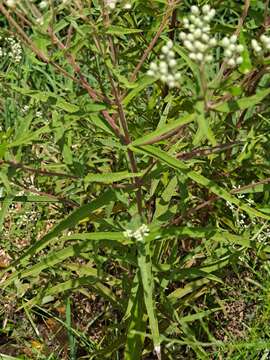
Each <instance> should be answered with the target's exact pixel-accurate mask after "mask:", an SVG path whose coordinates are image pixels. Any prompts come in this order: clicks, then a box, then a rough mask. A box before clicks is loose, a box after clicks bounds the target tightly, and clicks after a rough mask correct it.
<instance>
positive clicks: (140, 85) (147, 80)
mask: <svg viewBox="0 0 270 360" xmlns="http://www.w3.org/2000/svg"><path fill="white" fill-rule="evenodd" d="M155 81H156V79H155V78H153V77H150V76H144V77H143V78H141V79H140V80H138V81H137V87H136V88H135V89H132V90H131V91H130V92H129V93H128V94H127V96H126V97H125V98H124V100H123V102H122V103H123V105H125V106H127V105H128V104H129V103H130V102H131V100H132V99H133V98H134V97H136V96H137V95H139V94H140V93H141V92H142V91H143V90H144V89H145V88H146V87H147V86H149V85H151V84H153V83H154V82H155Z"/></svg>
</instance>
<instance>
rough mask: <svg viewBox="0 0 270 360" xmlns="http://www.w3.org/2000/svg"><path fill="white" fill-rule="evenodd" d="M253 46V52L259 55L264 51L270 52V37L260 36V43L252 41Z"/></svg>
mask: <svg viewBox="0 0 270 360" xmlns="http://www.w3.org/2000/svg"><path fill="white" fill-rule="evenodd" d="M251 46H252V48H253V50H254V51H255V52H256V53H258V54H260V53H263V52H264V51H265V52H269V51H270V36H266V35H264V34H262V35H261V36H260V41H257V40H255V39H252V40H251Z"/></svg>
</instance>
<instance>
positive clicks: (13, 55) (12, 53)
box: [0, 37, 22, 64]
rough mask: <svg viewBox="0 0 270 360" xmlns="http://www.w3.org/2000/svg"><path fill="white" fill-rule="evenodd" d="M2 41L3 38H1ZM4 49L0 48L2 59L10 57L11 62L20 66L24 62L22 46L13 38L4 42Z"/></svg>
mask: <svg viewBox="0 0 270 360" xmlns="http://www.w3.org/2000/svg"><path fill="white" fill-rule="evenodd" d="M0 40H3V38H1V37H0ZM3 45H4V47H0V57H4V56H8V57H9V58H10V60H12V61H13V62H14V63H16V64H18V63H19V62H21V60H22V47H21V44H20V43H19V42H18V41H16V40H15V39H14V38H13V37H8V38H6V39H4V41H3Z"/></svg>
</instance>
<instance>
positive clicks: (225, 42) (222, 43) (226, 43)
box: [221, 37, 230, 47]
mask: <svg viewBox="0 0 270 360" xmlns="http://www.w3.org/2000/svg"><path fill="white" fill-rule="evenodd" d="M221 45H222V46H223V47H228V46H229V45H230V40H229V39H228V38H227V37H225V38H223V39H222V41H221Z"/></svg>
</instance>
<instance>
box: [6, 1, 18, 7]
mask: <svg viewBox="0 0 270 360" xmlns="http://www.w3.org/2000/svg"><path fill="white" fill-rule="evenodd" d="M6 4H7V6H8V7H15V6H16V5H17V1H16V0H7V1H6Z"/></svg>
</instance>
